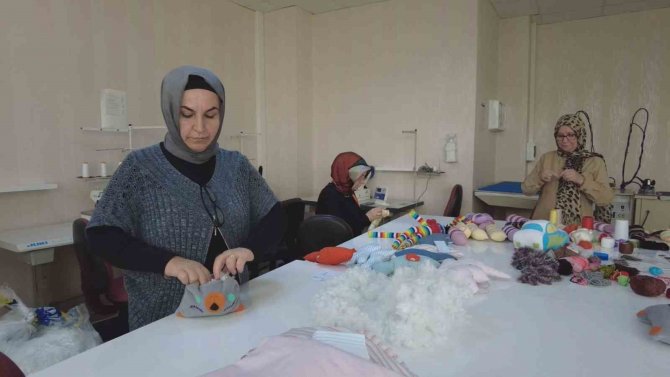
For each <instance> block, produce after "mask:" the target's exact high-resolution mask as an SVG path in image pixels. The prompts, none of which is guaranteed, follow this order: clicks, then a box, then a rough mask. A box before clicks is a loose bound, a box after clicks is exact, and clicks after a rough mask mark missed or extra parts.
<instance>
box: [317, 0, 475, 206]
mask: <svg viewBox="0 0 670 377" xmlns="http://www.w3.org/2000/svg"><path fill="white" fill-rule="evenodd" d="M477 9H478V2H475V1H470V0H451V1H444V0H425V1H420V2H417V1H409V0H390V1H386V2H381V3H376V4H371V5H367V6H363V7H357V8H351V9H344V10H340V11H334V12H329V13H324V14H319V15H315V16H313V22H312V26H313V33H312V37H313V50H312V52H313V55H312V62H313V71H312V72H313V81H314V93H313V114H314V116H313V119H314V121H313V123H314V144H315V145H316V146H317V149H316V151H315V159H314V160H315V170H314V186H313V190H314V191H313V192H314V193H315V194H316V193H318V192H319V191H320V190H321V188H322V187H323V186H324V185H326V184H327V183H328V182H329V180H330V178H329V175H330V164H331V162H332V160H333V158H334V157H335V156H336V155H337V153H339V152H343V151H348V150H352V151H355V152H357V153H359V154H361V155H362V156H363V157H364V158H365V159H366V160H367V161H368V162H369V163H370V164H373V165H376V166H379V167H401V168H411V167H412V164H413V154H412V148H413V139H412V137H411V136H406V135H403V134H402V133H401V131H402V130H408V129H414V128H416V129H418V130H419V138H418V161H417V162H418V164H419V165H421V164H422V163H424V162H427V163H429V164H431V165H438V164H439V165H440V167H441V168H442V169H444V170H446V171H447V173H446V174H444V175H442V176H440V177H433V178H432V179H431V181H430V183H429V186H428V192H427V193H426V194H425V196H424V197H423V199H424V201H425V202H426V205H425V207H424V208H422V209H421V211H422V212H423V213H430V214H438V213H439V214H441V213H442V211H443V209H444V205H445V203H446V200H447V198H448V194H449V192H450V190H451V187H452V186H453V184H456V183H460V184H462V185H463V186H464V189H465V200H464V208H465V209H469V208H471V205H472V199H471V192H472V183H473V161H474V137H475V128H474V124H475V104H476V98H475V94H476V78H477V29H478V28H477V21H476V20H477V15H478V14H477ZM447 133H456V134H457V135H458V148H459V150H458V163H456V164H448V165H447V164H446V163H445V162H444V161H443V160H442V159H443V146H444V143H445V137H446V134H447ZM440 161H441V162H440ZM412 182H413V177H412V175H411V174H409V173H388V172H380V173H378V175H377V176H376V177H375V178H374V179H373V180H372V181H371V182H370V185H371V186H376V185H384V186H387V187H389V188H390V193H391V196H393V197H395V198H402V199H405V198H411V197H412V194H413V187H412ZM425 183H426V179H425V178H418V179H417V185H416V191H417V195H418V194H420V193H421V192H422V191H423V188H424V187H425V186H424V185H425Z"/></svg>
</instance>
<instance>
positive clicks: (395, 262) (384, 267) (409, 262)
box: [372, 253, 440, 275]
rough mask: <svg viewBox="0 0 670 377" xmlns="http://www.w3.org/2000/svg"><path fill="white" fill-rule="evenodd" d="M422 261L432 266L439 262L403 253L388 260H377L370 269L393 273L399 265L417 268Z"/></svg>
mask: <svg viewBox="0 0 670 377" xmlns="http://www.w3.org/2000/svg"><path fill="white" fill-rule="evenodd" d="M422 263H430V264H432V265H433V266H434V267H439V266H440V263H439V262H437V261H436V260H434V259H432V258H429V257H426V256H420V255H417V254H414V253H410V254H406V255H403V256H401V257H395V258H391V259H390V260H388V261H384V262H377V263H375V264H373V265H372V270H374V271H377V272H381V273H382V274H384V275H393V273H394V272H395V270H396V269H398V268H401V267H410V268H418V267H419V266H420V265H421V264H422Z"/></svg>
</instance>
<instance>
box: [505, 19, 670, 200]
mask: <svg viewBox="0 0 670 377" xmlns="http://www.w3.org/2000/svg"><path fill="white" fill-rule="evenodd" d="M527 22H528V20H527V19H526V18H519V19H510V20H503V21H502V22H501V26H500V41H501V42H500V54H499V57H500V61H501V65H500V68H499V72H498V75H499V83H500V90H501V96H502V97H503V101H505V100H507V102H509V104H510V106H509V107H508V108H509V109H510V110H511V113H508V114H507V115H508V119H509V118H510V117H509V115H511V118H512V119H510V121H509V122H507V125H508V126H510V127H512V128H513V132H512V133H509V134H507V133H508V131H505V134H507V135H505V138H504V139H501V140H500V142H499V143H498V145H497V148H498V149H497V155H498V157H497V161H498V165H499V166H500V169H497V170H498V171H499V173H500V174H499V175H498V176H497V178H496V179H497V180H502V179H513V180H520V179H522V178H523V177H522V176H520V175H519V173H518V172H519V171H520V169H519V167H520V166H523V165H524V164H525V163H524V162H523V155H522V154H521V153H518V152H517V151H522V150H523V143H524V142H525V140H524V137H521V135H520V132H521V130H522V129H523V127H522V126H521V124H522V123H523V121H524V113H525V112H528V113H530V114H534V116H533V117H531V124H530V130H529V131H530V132H529V133H525V132H524V136H526V134H527V136H528V137H530V138H533V139H534V141H535V143H536V144H537V149H538V156H539V155H540V154H542V153H544V152H547V151H549V150H553V149H555V148H556V146H555V144H554V141H553V135H552V133H553V126H554V124H555V122H556V120H557V119H558V117H559V116H560V115H561V114H564V113H569V112H576V111H577V110H579V109H583V110H586V111H587V112H588V113H589V114H590V116H591V120H592V122H593V127H594V133H595V136H596V139H595V148H596V151H598V152H600V153H602V154H603V155H604V156H605V159H606V160H607V165H608V169H609V175H610V176H613V177H615V178H616V179H617V183H620V182H621V166H622V162H623V156H624V149H625V146H626V136H627V133H628V124H629V122H630V120H631V117H632V115H633V112H634V111H635V110H636V109H637V108H638V107H641V106H644V107H647V108H648V109H649V110H650V111H651V119H650V122H649V128H648V134H647V141H646V147H645V156H644V159H643V161H642V169H641V171H640V176H641V177H643V178H647V177H652V178H655V179H656V181H657V189H658V190H665V191H667V190H669V189H670V174H668V173H667V171H668V168H667V167H668V165H670V148H668V146H669V142H668V141H669V140H670V108H669V107H668V106H667V104H668V103H670V75H669V74H668V67H670V40H669V39H668V38H667V36H668V35H670V9H667V8H666V9H658V10H652V11H645V12H636V13H625V14H619V15H614V16H607V17H599V18H592V19H586V20H579V21H571V22H563V23H556V24H547V25H537V29H536V30H537V43H536V46H535V53H534V58H535V60H536V67H535V84H534V85H533V86H532V89H533V91H534V93H535V95H534V96H531V97H529V98H526V97H524V94H523V92H524V89H523V86H524V81H525V80H527V77H528V70H527V68H526V67H527V66H528V65H527V64H526V63H524V59H523V57H522V55H523V53H524V52H525V51H528V50H529V47H526V41H527V40H528V38H529V31H528V30H529V28H528V23H527ZM530 51H532V48H530ZM516 79H518V80H519V82H515V80H516ZM528 103H530V105H528ZM533 103H534V105H533ZM528 106H530V107H528ZM533 119H534V121H533ZM642 120H643V118H638V122H641V121H642ZM639 144H640V137H639V133H636V134H634V137H633V138H632V141H631V152H630V154H629V157H628V162H627V166H626V168H627V178H630V174H632V172H633V170H634V169H635V168H636V166H637V153H638V149H639ZM501 147H504V148H505V149H504V150H501ZM532 165H533V164H532V163H531V164H529V166H528V169H530V168H532ZM629 188H631V189H636V188H637V187H636V186H630V187H629Z"/></svg>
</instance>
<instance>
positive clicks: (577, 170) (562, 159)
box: [521, 114, 614, 224]
mask: <svg viewBox="0 0 670 377" xmlns="http://www.w3.org/2000/svg"><path fill="white" fill-rule="evenodd" d="M554 139H555V141H556V146H557V150H555V151H552V152H547V153H545V154H544V155H542V157H540V159H539V161H538V162H537V164H536V165H535V168H534V169H533V171H532V172H531V173H530V174H529V175H528V177H526V179H525V180H524V182H523V184H522V185H521V188H522V189H523V192H524V194H526V195H534V194H537V193H538V191H539V192H540V199H539V200H538V202H537V205H536V206H535V209H534V210H533V215H532V216H531V217H532V218H533V219H548V218H549V212H550V211H551V209H553V208H557V209H560V210H561V212H562V222H563V224H578V223H580V222H581V217H582V216H594V214H595V217H596V219H597V220H599V221H603V222H610V221H611V216H612V214H611V202H612V199H613V198H614V192H613V191H612V189H611V188H610V187H609V183H608V176H607V168H606V166H605V160H604V159H603V156H602V155H600V154H598V153H594V152H589V151H587V150H585V149H584V145H585V144H586V129H585V127H584V122H583V121H582V120H581V118H579V116H578V115H576V114H566V115H563V116H561V117H560V118H559V119H558V122H556V126H555V127H554ZM594 204H595V206H596V210H595V212H594V209H593V207H594Z"/></svg>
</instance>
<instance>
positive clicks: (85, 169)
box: [81, 162, 90, 178]
mask: <svg viewBox="0 0 670 377" xmlns="http://www.w3.org/2000/svg"><path fill="white" fill-rule="evenodd" d="M81 177H82V178H88V177H90V175H88V162H84V163H83V164H81Z"/></svg>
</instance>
